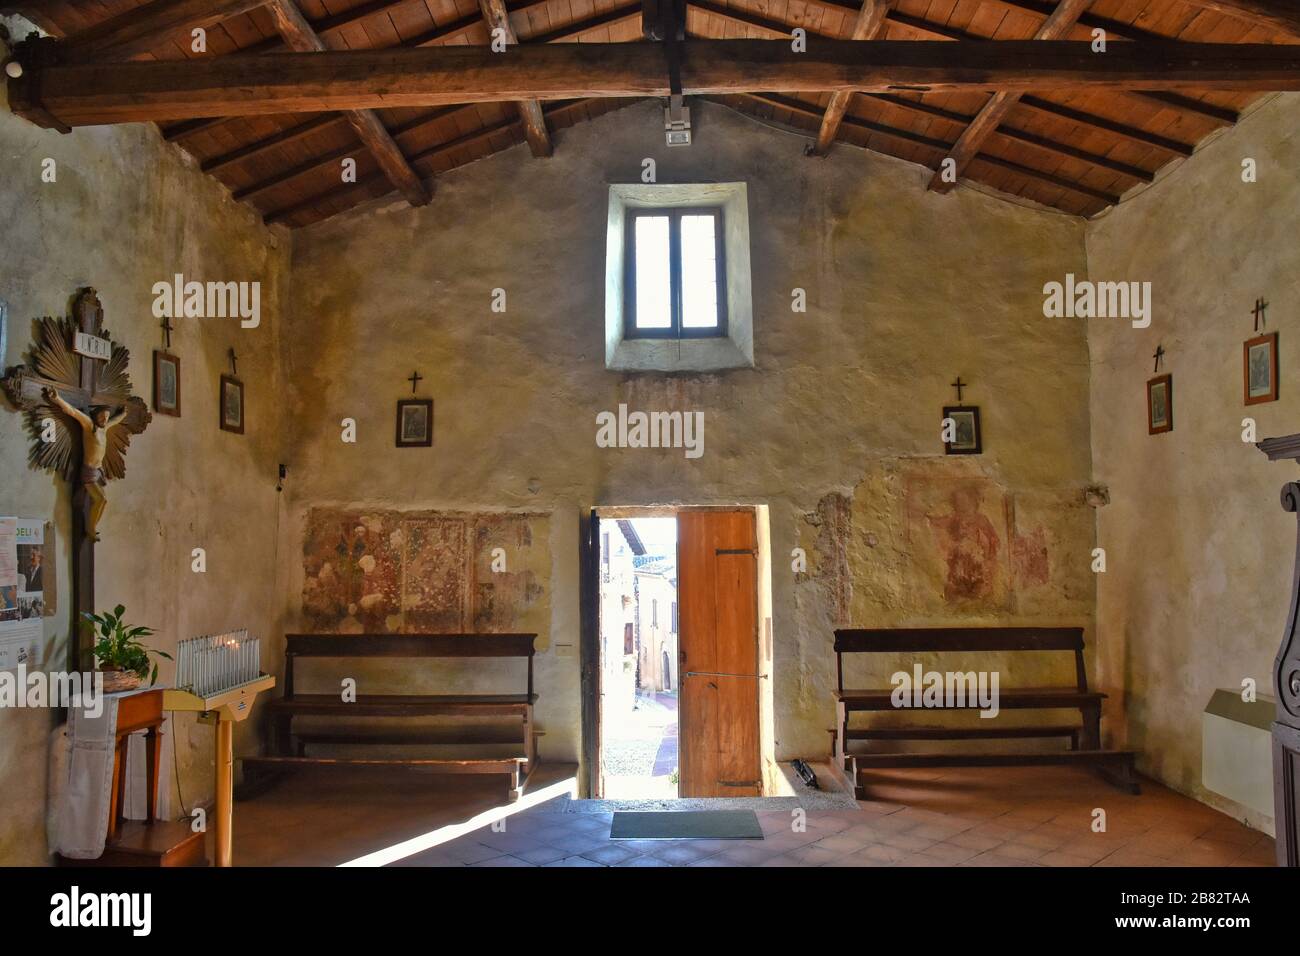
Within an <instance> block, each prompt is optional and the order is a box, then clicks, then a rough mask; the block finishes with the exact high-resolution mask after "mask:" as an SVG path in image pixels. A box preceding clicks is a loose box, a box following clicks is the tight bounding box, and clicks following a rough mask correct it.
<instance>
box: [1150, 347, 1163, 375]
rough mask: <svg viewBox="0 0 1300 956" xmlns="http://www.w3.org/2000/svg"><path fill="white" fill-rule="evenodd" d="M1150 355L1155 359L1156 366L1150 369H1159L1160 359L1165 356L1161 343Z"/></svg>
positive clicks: (1156, 370) (1154, 370) (1155, 370)
mask: <svg viewBox="0 0 1300 956" xmlns="http://www.w3.org/2000/svg"><path fill="white" fill-rule="evenodd" d="M1151 357H1152V358H1153V359H1155V360H1156V367H1155V368H1154V369H1152V372H1158V371H1160V361H1161V360H1162V359H1163V358H1164V357H1165V347H1164V346H1163V345H1157V346H1156V351H1155V354H1154V355H1152V356H1151Z"/></svg>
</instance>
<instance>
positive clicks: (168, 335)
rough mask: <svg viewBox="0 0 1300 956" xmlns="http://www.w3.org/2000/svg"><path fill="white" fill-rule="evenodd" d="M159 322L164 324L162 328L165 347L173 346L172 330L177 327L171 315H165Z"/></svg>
mask: <svg viewBox="0 0 1300 956" xmlns="http://www.w3.org/2000/svg"><path fill="white" fill-rule="evenodd" d="M158 324H159V325H161V326H162V330H163V342H164V346H163V347H164V348H171V347H172V330H173V329H175V328H176V327H175V326H174V325H172V320H171V317H170V316H163V320H162V321H161V322H160V323H158Z"/></svg>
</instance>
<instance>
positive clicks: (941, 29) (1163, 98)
mask: <svg viewBox="0 0 1300 956" xmlns="http://www.w3.org/2000/svg"><path fill="white" fill-rule="evenodd" d="M811 2H813V3H815V4H820V5H821V6H823V7H826V8H828V9H832V10H848V9H852V3H851V0H811ZM993 2H996V3H1000V4H1002V5H1003V6H1006V7H1011V8H1013V9H1018V10H1024V11H1025V12H1027V13H1036V14H1038V15H1040V16H1044V17H1046V16H1048V15H1050V14H1051V12H1052V10H1054V9H1056V4H1055V3H1040V2H1035V0H993ZM693 5H694V6H698V7H700V8H701V9H706V8H708V7H712V6H713V5H712V4H709V3H708V2H707V0H703V2H700V3H695V4H693ZM725 9H726V8H723V7H718V8H717V9H716V10H709V12H711V13H715V14H716V15H718V16H722V15H723V14H721V13H718V10H725ZM745 19H746V20H749V19H750V18H749V17H748V16H746V17H745ZM889 22H890V23H891V24H895V25H897V26H900V27H903V28H905V29H907V30H910V31H911V32H912V33H917V34H920V35H922V36H932V37H942V38H943V39H946V40H970V41H977V40H984V41H988V42H1002V41H994V40H992V39H991V38H990V37H984V36H980V35H979V34H976V33H968V32H966V31H965V30H959V29H957V28H956V27H950V26H947V25H946V24H939V23H934V22H932V21H930V20H926V19H923V18H921V17H916V16H912V15H910V14H906V13H900V12H898V11H897V10H892V11H890V14H889ZM1079 23H1080V24H1083V25H1085V26H1089V27H1098V28H1100V29H1104V30H1106V32H1107V33H1108V34H1109V35H1110V36H1113V37H1118V38H1120V39H1124V40H1147V41H1150V42H1155V43H1161V42H1171V41H1173V39H1174V38H1173V37H1168V36H1165V35H1163V34H1159V33H1152V32H1150V31H1148V30H1140V29H1138V28H1137V27H1133V26H1129V25H1128V24H1123V23H1119V22H1118V21H1115V20H1105V19H1102V18H1101V17H1094V16H1092V15H1090V14H1089V15H1086V16H1084V17H1080V18H1079ZM759 25H762V24H759ZM780 29H781V32H784V33H786V34H788V33H789V31H790V27H788V26H785V25H783V24H782V25H780ZM1124 93H1125V95H1127V96H1132V97H1133V98H1134V99H1139V100H1144V101H1147V102H1150V103H1159V104H1160V105H1161V106H1167V107H1172V108H1174V109H1177V110H1179V111H1180V112H1183V113H1189V114H1192V115H1196V116H1200V117H1202V118H1205V119H1209V120H1212V121H1214V122H1215V123H1218V124H1220V125H1222V124H1224V123H1234V122H1236V116H1237V114H1236V113H1235V112H1233V111H1231V110H1227V109H1225V108H1223V107H1218V106H1213V105H1212V104H1209V103H1203V102H1201V101H1200V100H1195V99H1192V98H1191V97H1187V96H1181V97H1177V98H1176V99H1174V98H1170V97H1169V96H1168V95H1166V94H1160V93H1151V92H1143V91H1134V90H1127V91H1124ZM1229 116H1231V117H1233V118H1232V119H1228V117H1229Z"/></svg>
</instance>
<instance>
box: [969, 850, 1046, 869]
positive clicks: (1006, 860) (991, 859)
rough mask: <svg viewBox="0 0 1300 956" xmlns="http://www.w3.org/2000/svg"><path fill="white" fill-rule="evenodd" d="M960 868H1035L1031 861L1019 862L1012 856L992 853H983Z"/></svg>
mask: <svg viewBox="0 0 1300 956" xmlns="http://www.w3.org/2000/svg"><path fill="white" fill-rule="evenodd" d="M957 865H958V866H1033V861H1031V860H1019V859H1016V858H1015V857H1011V856H1002V855H1001V854H999V853H994V852H992V851H990V852H988V853H981V854H979V856H975V857H972V858H971V859H969V860H966V861H965V862H963V863H958V864H957Z"/></svg>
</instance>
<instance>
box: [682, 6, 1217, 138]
mask: <svg viewBox="0 0 1300 956" xmlns="http://www.w3.org/2000/svg"><path fill="white" fill-rule="evenodd" d="M688 6H689V7H692V8H695V9H698V10H700V11H701V12H703V13H709V14H712V15H713V16H715V17H718V18H720V19H723V20H731V21H733V22H735V23H742V24H745V25H746V26H752V27H758V28H760V29H763V30H768V31H769V32H771V33H774V34H778V35H782V36H789V31H790V29H791V28H790V27H789V26H788V25H786V24H784V23H781V22H779V21H776V20H768V19H765V18H763V17H759V16H756V15H754V14H751V13H747V12H744V11H741V10H739V9H736V8H733V7H720V6H718V5H717V4H714V3H710V2H709V0H690V2H689V4H688ZM888 19H889V22H890V23H897V24H899V25H900V26H903V27H904V28H906V29H908V30H911V31H912V32H913V33H920V34H922V35H928V36H937V37H943V38H945V39H956V40H963V39H964V40H972V41H975V40H979V39H981V38H979V37H976V36H974V35H973V34H967V33H962V32H961V31H960V30H955V29H953V28H951V27H941V26H939V25H938V24H933V23H929V22H928V21H919V20H917V19H916V18H915V17H907V16H906V15H903V14H899V13H898V12H897V11H890V13H889V18H888ZM904 21H907V22H904ZM809 35H810V36H818V37H825V38H826V39H835V38H834V37H832V36H831V35H830V34H823V33H820V32H818V31H809ZM1031 100H1032V105H1031V102H1030V101H1031ZM1021 103H1022V104H1023V105H1025V106H1028V107H1030V108H1032V109H1035V110H1037V111H1038V112H1040V113H1046V114H1049V115H1053V116H1056V117H1057V118H1058V119H1062V120H1066V121H1068V122H1071V123H1078V124H1079V125H1080V126H1087V127H1089V128H1091V129H1095V130H1100V131H1101V132H1104V133H1108V134H1110V135H1112V136H1117V137H1119V138H1121V139H1126V140H1128V141H1129V142H1133V143H1138V144H1140V145H1142V146H1152V147H1155V148H1156V149H1159V150H1162V151H1164V152H1167V153H1172V154H1173V155H1175V156H1184V157H1185V156H1190V155H1192V152H1193V147H1192V146H1190V145H1188V144H1187V143H1182V142H1179V141H1178V140H1174V139H1170V138H1168V137H1166V136H1159V135H1157V134H1155V133H1150V132H1148V131H1146V130H1144V129H1140V128H1139V127H1136V126H1128V125H1127V124H1124V123H1119V122H1116V121H1115V120H1111V119H1108V118H1106V117H1104V116H1098V115H1095V114H1092V113H1087V112H1084V111H1083V110H1077V109H1074V108H1072V107H1068V106H1058V105H1057V104H1055V103H1051V102H1048V101H1047V100H1043V99H1039V98H1037V97H1028V96H1025V97H1022V98H1021ZM1008 129H1009V128H1007V127H999V132H1002V133H1005V132H1007V131H1008Z"/></svg>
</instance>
